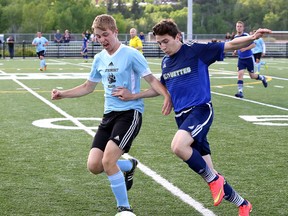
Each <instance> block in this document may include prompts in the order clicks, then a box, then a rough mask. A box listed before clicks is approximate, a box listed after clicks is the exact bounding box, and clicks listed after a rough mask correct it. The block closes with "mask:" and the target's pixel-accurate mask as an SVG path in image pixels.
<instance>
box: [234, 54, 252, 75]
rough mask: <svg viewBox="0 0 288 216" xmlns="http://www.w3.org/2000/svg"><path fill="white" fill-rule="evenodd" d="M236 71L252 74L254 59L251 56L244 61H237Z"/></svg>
mask: <svg viewBox="0 0 288 216" xmlns="http://www.w3.org/2000/svg"><path fill="white" fill-rule="evenodd" d="M237 67H238V71H240V70H245V69H247V71H249V73H254V57H253V56H251V57H249V58H245V59H240V58H239V59H238V65H237Z"/></svg>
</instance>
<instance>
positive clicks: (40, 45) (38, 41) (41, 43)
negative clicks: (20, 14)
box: [32, 37, 48, 52]
mask: <svg viewBox="0 0 288 216" xmlns="http://www.w3.org/2000/svg"><path fill="white" fill-rule="evenodd" d="M47 42H48V40H47V39H46V38H45V37H41V38H39V37H36V38H34V40H33V41H32V44H37V46H36V52H41V51H42V50H44V51H46V47H45V46H44V44H45V43H47Z"/></svg>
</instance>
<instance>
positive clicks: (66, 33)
mask: <svg viewBox="0 0 288 216" xmlns="http://www.w3.org/2000/svg"><path fill="white" fill-rule="evenodd" d="M63 40H64V43H69V42H70V40H71V35H70V33H69V31H68V30H67V29H66V30H65V32H64V35H63Z"/></svg>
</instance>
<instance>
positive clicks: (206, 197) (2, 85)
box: [0, 58, 288, 216]
mask: <svg viewBox="0 0 288 216" xmlns="http://www.w3.org/2000/svg"><path fill="white" fill-rule="evenodd" d="M147 60H148V62H149V65H150V67H151V69H152V71H153V72H154V73H155V74H159V73H160V61H161V59H152V58H151V59H150V58H148V59H147ZM264 60H265V61H266V62H267V66H268V69H265V68H264V67H262V71H261V73H262V74H265V75H267V76H268V81H269V82H268V83H269V86H268V88H267V89H265V88H264V87H263V86H262V83H261V82H259V81H255V80H251V79H249V78H248V76H247V78H245V89H244V95H245V98H244V99H242V100H241V99H237V98H235V97H234V94H235V93H236V91H237V85H236V82H237V73H236V72H235V71H236V62H237V59H236V58H232V59H229V58H228V59H225V61H224V62H219V63H215V64H214V65H212V66H211V68H210V75H211V91H212V98H213V99H212V100H213V104H214V108H215V119H214V123H213V125H212V128H211V131H210V133H209V140H210V144H211V150H212V157H213V160H214V164H215V168H216V169H217V170H218V171H219V172H221V173H222V174H223V175H224V176H225V177H226V178H227V180H228V181H229V183H230V184H231V185H232V186H233V187H234V188H235V189H236V190H237V191H238V192H239V193H240V194H241V195H242V196H244V198H247V199H249V201H250V202H251V203H252V204H253V212H252V215H255V216H266V215H267V216H271V215H273V216H274V215H275V216H279V215H281V216H282V215H283V216H284V215H288V204H287V202H288V197H287V194H288V189H287V186H288V180H287V168H286V165H287V162H288V161H287V152H288V147H287V146H288V63H287V59H272V58H271V59H270V58H269V59H268V58H264ZM47 63H48V70H47V71H46V72H40V71H39V70H38V67H39V60H38V59H36V58H31V59H24V60H23V59H13V60H9V59H5V60H3V59H0V101H1V112H0V119H1V125H0V128H1V130H0V215H5V216H6V215H9V216H10V215H11V216H12V215H13V216H23V215H25V216H26V215H53V216H54V215H55V216H59V215H63V216H64V215H65V216H66V215H67V216H68V215H69V216H90V215H94V216H95V215H97V216H98V215H99V216H111V215H115V213H116V210H115V209H116V203H115V200H114V197H113V194H112V192H111V189H110V186H109V183H108V180H107V177H106V176H105V175H104V174H102V175H98V176H94V175H92V174H90V173H89V172H88V171H87V169H86V158H87V154H88V152H89V149H90V144H91V142H92V136H93V134H94V132H95V130H96V129H97V126H98V124H99V118H101V116H102V113H103V91H102V86H101V85H99V86H98V87H97V89H96V91H95V93H93V94H90V95H88V96H86V97H82V98H78V99H65V100H60V101H51V100H50V91H51V89H52V88H56V87H57V88H63V89H67V88H71V87H74V86H76V85H79V84H81V83H82V82H84V81H85V79H86V77H87V75H88V73H89V71H90V67H91V59H90V62H88V63H83V60H82V59H51V58H47ZM247 75H248V74H247ZM143 88H148V86H147V84H146V83H145V82H144V83H143ZM188 90H189V91H193V86H191V89H188ZM161 104H162V98H161V97H157V98H151V99H145V105H146V108H145V113H144V116H143V125H142V129H141V132H140V134H139V135H138V137H137V139H136V140H135V141H134V144H133V147H132V149H131V151H130V152H129V155H125V157H129V156H132V157H135V158H137V159H138V160H139V161H140V164H139V166H138V170H137V171H136V173H135V180H134V186H133V188H132V189H131V191H129V199H130V204H131V205H132V207H133V208H134V212H135V214H136V215H138V216H142V215H143V216H146V215H147V216H148V215H149V216H187V215H193V216H196V215H205V216H213V215H219V216H233V215H235V216H236V215H238V210H237V208H236V207H235V206H234V205H232V204H230V203H228V202H226V201H223V203H222V204H221V205H220V206H218V207H214V206H213V201H212V198H211V195H210V191H209V189H208V186H207V185H206V184H205V183H204V181H203V180H202V179H201V178H200V177H199V176H198V175H196V174H195V173H193V172H192V171H191V170H190V169H188V166H187V165H186V164H184V163H183V162H182V161H180V159H178V158H177V157H176V156H174V155H173V154H172V153H171V151H170V142H171V140H172V138H173V135H174V133H175V132H176V125H175V123H174V116H173V114H171V115H169V116H162V115H161ZM285 170H286V171H285Z"/></svg>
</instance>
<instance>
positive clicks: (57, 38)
mask: <svg viewBox="0 0 288 216" xmlns="http://www.w3.org/2000/svg"><path fill="white" fill-rule="evenodd" d="M54 42H55V43H57V44H59V43H62V42H63V38H62V34H61V33H60V30H59V29H57V31H56V33H55V34H54Z"/></svg>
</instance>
